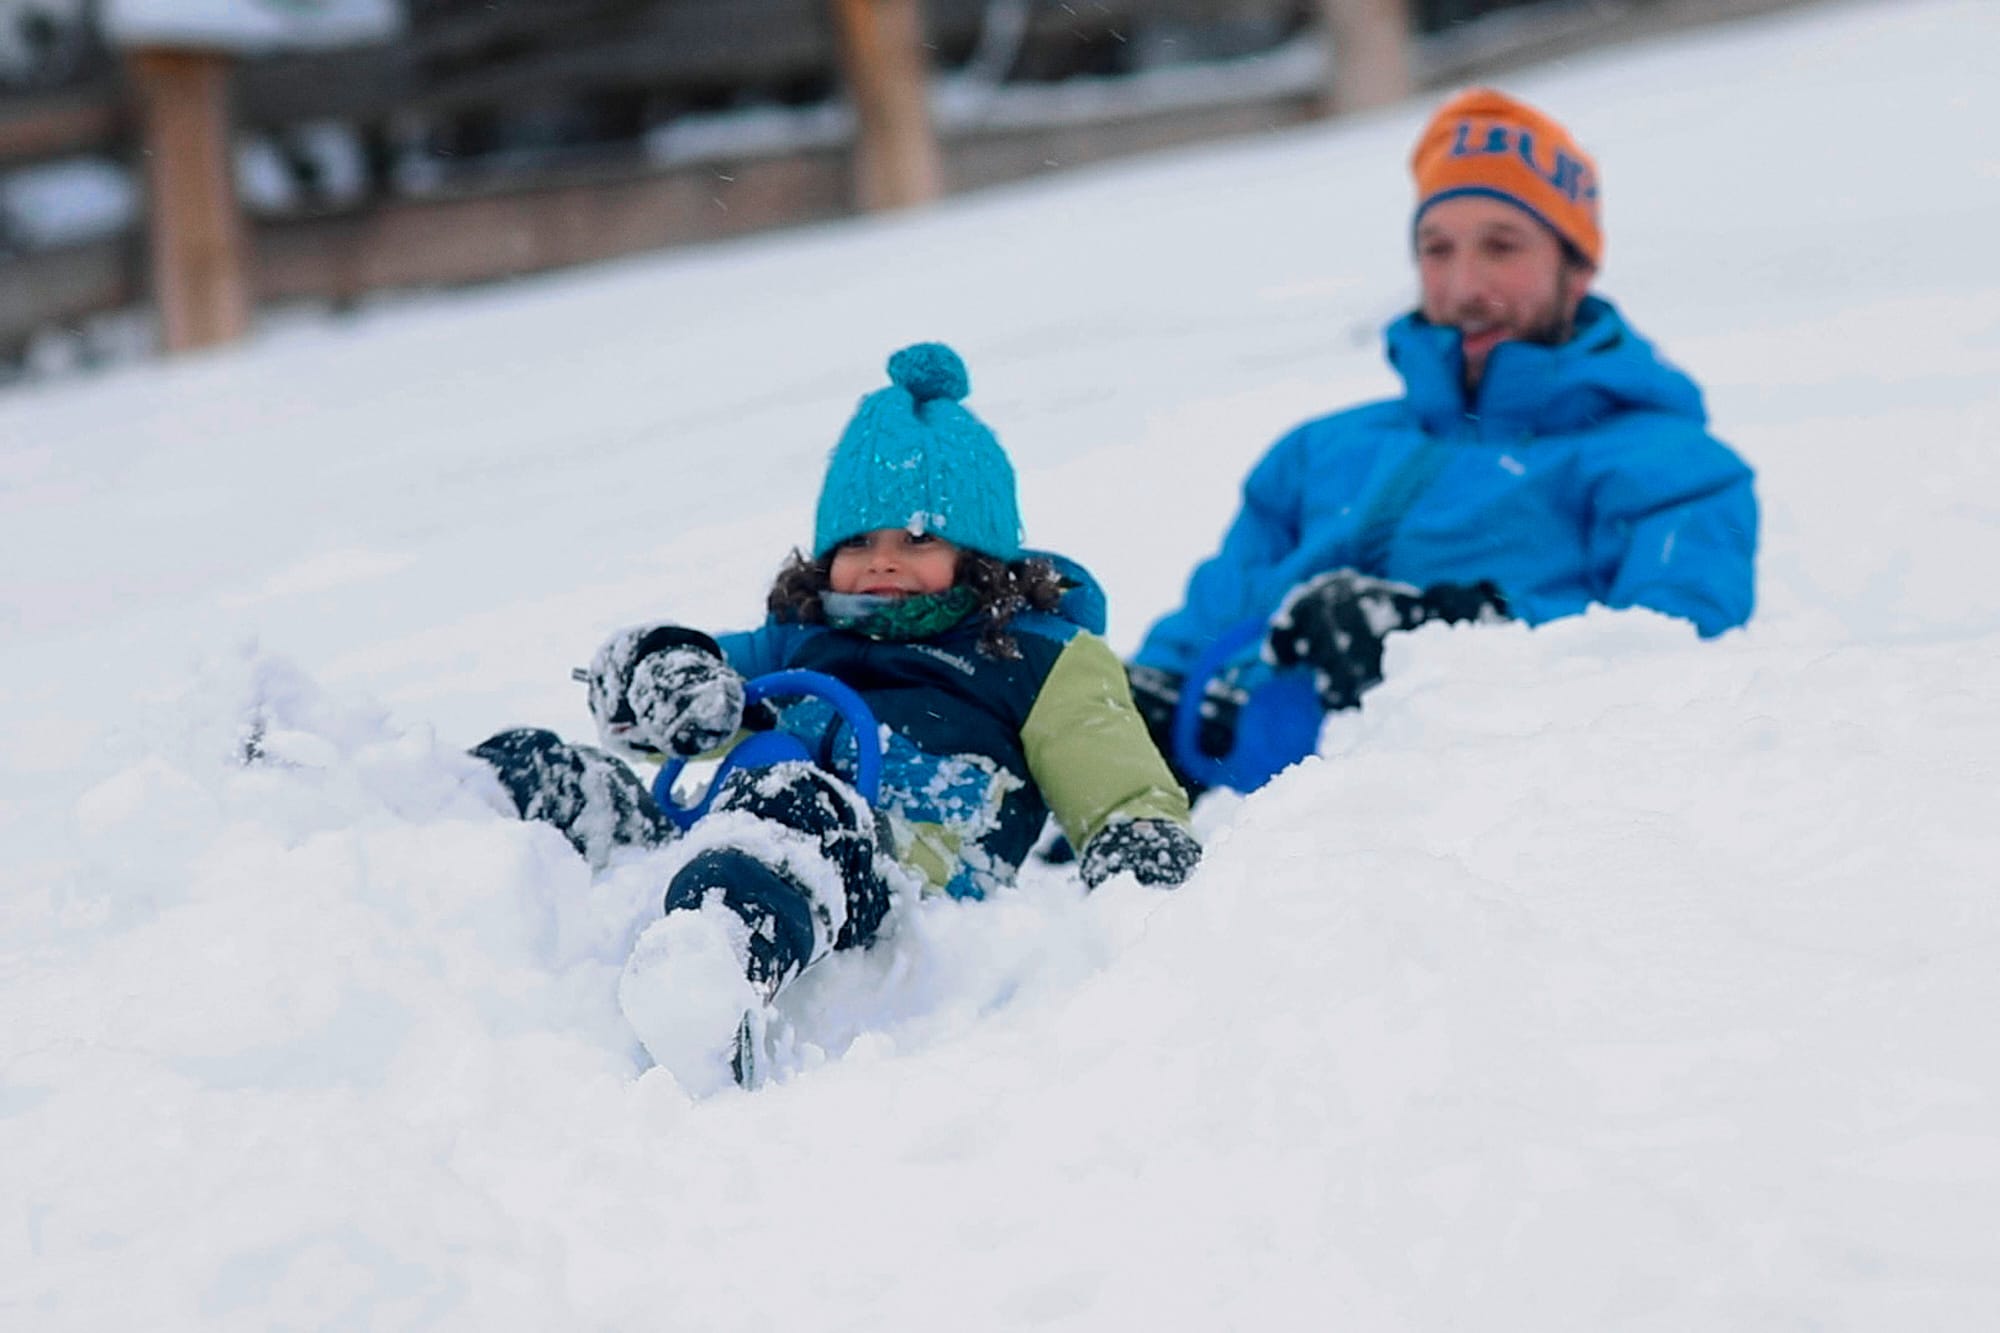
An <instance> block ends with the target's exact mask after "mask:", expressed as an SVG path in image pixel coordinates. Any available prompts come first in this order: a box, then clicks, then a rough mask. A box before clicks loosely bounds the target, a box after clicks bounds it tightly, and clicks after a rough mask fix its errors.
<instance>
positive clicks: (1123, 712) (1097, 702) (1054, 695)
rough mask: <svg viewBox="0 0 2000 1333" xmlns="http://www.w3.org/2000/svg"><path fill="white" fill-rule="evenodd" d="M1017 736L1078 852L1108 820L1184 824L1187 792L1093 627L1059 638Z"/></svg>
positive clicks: (1122, 670) (1119, 666)
mask: <svg viewBox="0 0 2000 1333" xmlns="http://www.w3.org/2000/svg"><path fill="white" fill-rule="evenodd" d="M1021 742H1022V745H1023V746H1024V747H1025V748H1026V750H1027V755H1028V771H1029V772H1030V773H1032V774H1033V775H1034V779H1035V785H1036V786H1038V787H1040V788H1041V789H1042V796H1043V797H1044V798H1045V799H1046V800H1047V801H1048V803H1049V809H1050V810H1051V811H1052V812H1053V813H1054V814H1055V817H1056V822H1057V823H1059V824H1061V825H1062V828H1063V832H1064V833H1066V834H1067V835H1069V840H1070V843H1071V844H1072V845H1073V846H1075V847H1076V848H1077V849H1078V850H1079V851H1080V850H1082V849H1083V848H1084V847H1086V846H1088V845H1089V843H1090V840H1091V839H1092V838H1094V837H1096V836H1097V834H1098V831H1099V830H1101V829H1102V828H1103V827H1104V826H1105V825H1106V824H1108V823H1110V822H1111V821H1112V820H1113V819H1165V820H1170V821H1171V822H1173V823H1176V824H1179V825H1181V826H1182V827H1186V825H1187V822H1188V802H1187V793H1186V792H1184V791H1182V790H1181V785H1180V783H1178V782H1176V781H1175V780H1174V775H1173V773H1172V772H1171V771H1169V769H1168V768H1167V761H1166V760H1164V759H1162V758H1161V757H1160V752H1159V750H1158V749H1157V748H1155V747H1154V745H1153V738H1152V737H1151V736H1150V735H1148V734H1147V731H1146V724H1145V722H1144V720H1143V719H1141V718H1140V716H1139V710H1138V708H1137V707H1136V706H1134V705H1133V703H1132V687H1131V686H1130V685H1129V684H1128V683H1127V682H1126V679H1125V667H1124V664H1122V663H1121V662H1119V660H1118V657H1117V655H1116V654H1114V653H1113V652H1112V651H1111V648H1110V646H1109V645H1108V644H1106V643H1105V642H1104V640H1102V639H1100V638H1098V637H1097V636H1096V635H1095V634H1079V635H1077V636H1076V637H1075V638H1073V639H1071V640H1070V641H1069V643H1067V644H1066V645H1064V647H1063V651H1062V656H1060V657H1058V658H1057V659H1056V664H1055V666H1054V667H1052V668H1051V669H1050V671H1049V674H1048V678H1047V679H1046V680H1044V681H1043V682H1042V690H1041V693H1040V694H1039V695H1037V696H1036V698H1035V706H1034V707H1033V708H1032V709H1031V710H1029V713H1028V722H1027V725H1026V726H1024V727H1022V728H1021Z"/></svg>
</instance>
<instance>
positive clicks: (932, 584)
mask: <svg viewBox="0 0 2000 1333" xmlns="http://www.w3.org/2000/svg"><path fill="white" fill-rule="evenodd" d="M957 579H958V548H957V547H956V546H953V545H952V544H951V543H950V542H948V541H946V540H945V539H944V538H942V537H938V536H934V535H933V534H931V533H928V532H911V531H909V530H908V529H907V528H876V529H875V530H874V531H872V532H864V533H861V534H860V535H858V536H854V537H849V538H848V539H847V540H846V541H843V542H841V543H840V544H839V545H838V546H836V547H834V548H833V564H832V566H831V567H830V568H829V569H828V570H827V583H828V585H829V586H830V587H831V588H832V589H833V591H835V592H840V593H861V594H864V595H868V596H875V597H919V596H922V595H924V594H926V593H934V592H943V591H945V590H946V589H947V588H949V587H951V585H952V584H953V583H954V582H956V581H957Z"/></svg>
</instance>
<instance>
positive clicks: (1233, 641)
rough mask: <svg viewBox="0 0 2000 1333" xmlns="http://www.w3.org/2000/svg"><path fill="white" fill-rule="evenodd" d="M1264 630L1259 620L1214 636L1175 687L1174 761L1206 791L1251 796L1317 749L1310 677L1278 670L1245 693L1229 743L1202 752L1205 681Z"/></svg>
mask: <svg viewBox="0 0 2000 1333" xmlns="http://www.w3.org/2000/svg"><path fill="white" fill-rule="evenodd" d="M1268 628H1269V626H1268V625H1267V624H1266V622H1265V621H1264V619H1263V618H1262V617H1261V616H1260V617H1257V618H1255V619H1251V620H1245V621H1242V622H1240V623H1238V624H1236V625H1232V626H1231V627H1230V628H1229V629H1227V630H1224V631H1223V632H1222V634H1220V635H1219V636H1217V638H1216V640H1215V642H1213V643H1211V644H1209V646H1208V649H1207V651H1205V652H1203V653H1202V655H1201V656H1200V657H1198V658H1196V659H1195V664H1194V666H1193V668H1192V669H1191V670H1189V672H1188V674H1187V679H1186V681H1185V682H1183V683H1182V685H1181V698H1180V704H1179V705H1178V706H1177V707H1176V708H1175V710H1174V734H1173V743H1174V762H1175V763H1177V764H1179V765H1180V769H1181V771H1182V772H1183V773H1185V774H1187V775H1188V776H1189V777H1191V778H1193V779H1195V780H1196V781H1198V782H1202V783H1205V784H1207V785H1208V786H1211V787H1229V788H1232V789H1233V790H1236V791H1240V792H1245V793H1248V792H1253V791H1255V790H1257V789H1258V788H1259V787H1261V786H1263V785H1264V784H1265V783H1267V782H1269V781H1270V780H1271V779H1272V778H1274V777H1276V776H1277V775H1278V774H1279V773H1282V772H1283V771H1284V770H1285V769H1287V768H1290V767H1291V766H1292V765H1293V764H1296V763H1297V762H1299V760H1301V759H1303V758H1305V757H1306V756H1307V755H1309V754H1312V753H1313V752H1315V751H1316V750H1317V749H1318V748H1319V728H1320V722H1321V720H1322V719H1323V718H1324V717H1325V715H1326V713H1325V710H1324V709H1322V708H1321V707H1320V702H1319V695H1318V693H1317V692H1315V691H1314V689H1313V682H1312V673H1311V672H1308V671H1299V670H1292V671H1278V672H1275V673H1274V674H1272V675H1271V676H1270V678H1269V679H1267V680H1265V681H1264V682H1263V683H1261V684H1260V685H1258V686H1257V687H1256V688H1255V689H1253V690H1251V691H1250V697H1249V698H1248V699H1246V700H1245V701H1244V703H1243V707H1242V710H1241V711H1240V712H1239V713H1238V714H1237V718H1236V737H1235V743H1234V744H1233V745H1232V746H1231V748H1230V751H1229V753H1228V754H1226V755H1222V756H1220V757H1218V756H1215V755H1209V754H1204V753H1202V750H1201V747H1200V745H1199V744H1197V742H1196V737H1197V735H1198V734H1199V732H1200V730H1201V697H1202V691H1203V690H1204V689H1206V688H1207V686H1208V682H1209V681H1210V680H1212V679H1213V678H1214V677H1215V676H1217V675H1218V674H1220V673H1221V672H1222V670H1223V669H1224V668H1225V667H1227V666H1228V665H1229V663H1230V661H1231V659H1233V658H1234V657H1236V655H1237V654H1238V653H1239V652H1241V650H1243V649H1244V648H1246V647H1248V646H1249V645H1250V644H1252V643H1254V642H1256V640H1257V639H1258V638H1259V637H1261V636H1262V635H1263V634H1264V633H1265V632H1266V631H1267V629H1268Z"/></svg>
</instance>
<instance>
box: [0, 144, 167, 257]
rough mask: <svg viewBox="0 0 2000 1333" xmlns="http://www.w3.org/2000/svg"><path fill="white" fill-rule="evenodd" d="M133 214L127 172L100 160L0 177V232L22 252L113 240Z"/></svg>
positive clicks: (135, 199) (134, 200) (134, 190)
mask: <svg viewBox="0 0 2000 1333" xmlns="http://www.w3.org/2000/svg"><path fill="white" fill-rule="evenodd" d="M138 215H139V191H138V187H137V186H136V185H134V184H133V182H132V177H131V175H130V173H128V172H126V171H125V170H124V169H123V168H121V167H119V166H118V165H117V164H116V163H113V162H109V161H107V160H105V159H103V158H96V157H74V158H69V159H66V160H64V161H61V162H49V163H45V164H42V165H39V166H32V167H23V168H22V169H20V170H18V171H13V172H9V173H7V174H6V175H4V176H0V231H4V234H5V235H6V237H7V238H8V239H9V240H12V241H14V242H15V243H17V244H19V245H21V246H23V247H25V248H29V249H51V248H54V247H57V246H64V245H82V244H84V243H86V242H89V241H96V240H102V239H104V238H105V237H107V236H116V235H118V234H119V233H120V232H123V231H125V230H126V229H127V228H129V227H130V226H131V225H132V224H133V222H134V221H135V220H136V219H137V218H138Z"/></svg>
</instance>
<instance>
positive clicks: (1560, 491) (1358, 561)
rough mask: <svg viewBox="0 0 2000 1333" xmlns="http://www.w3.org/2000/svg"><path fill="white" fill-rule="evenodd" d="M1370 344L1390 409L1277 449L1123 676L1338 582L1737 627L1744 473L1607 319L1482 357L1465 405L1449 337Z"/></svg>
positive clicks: (1595, 313)
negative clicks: (1310, 584) (1392, 375)
mask: <svg viewBox="0 0 2000 1333" xmlns="http://www.w3.org/2000/svg"><path fill="white" fill-rule="evenodd" d="M1388 344H1389V360H1390V362H1391V364H1393V365H1394V366H1395V368H1396V370H1397V372H1398V373H1399V374H1400V375H1401V376H1402V377H1403V384H1404V389H1405V392H1404V395H1403V397H1401V398H1398V399H1394V400H1391V401H1387V402H1378V403H1369V404H1365V405H1363V406H1361V407H1356V408H1352V409H1350V410H1348V411H1345V412H1336V413H1334V414H1333V415H1332V416H1327V417H1320V418H1318V419H1317V420H1314V421H1309V422H1307V423H1306V424H1305V425H1303V426H1300V427H1298V428H1297V429H1296V430H1294V431H1292V432H1291V433H1290V434H1289V435H1287V436H1285V437H1284V438H1283V439H1281V440H1279V441H1278V443H1277V444H1276V445H1274V446H1273V447H1272V449H1271V451H1270V452H1269V453H1268V454H1266V455H1265V456H1264V458H1263V459H1262V460H1261V461H1260V462H1259V463H1258V464H1257V466H1256V467H1255V468H1254V469H1253V470H1252V471H1251V473H1250V477H1249V479H1248V481H1246V482H1245V483H1244V487H1243V507H1242V509H1241V511H1240V512H1239V513H1238V514H1237V516H1236V519H1235V521H1234V522H1233V523H1232V524H1231V525H1230V528H1229V531H1228V533H1227V534H1226V535H1225V536H1224V538H1223V542H1222V549H1221V550H1220V551H1218V552H1217V553H1216V554H1215V555H1214V556H1212V557H1211V558H1210V559H1208V560H1207V561H1205V562H1204V563H1203V564H1201V565H1200V566H1199V567H1198V568H1196V570H1195V572H1194V575H1193V577H1192V578H1191V579H1190V580H1189V581H1188V591H1187V599H1186V602H1185V604H1184V605H1183V606H1182V607H1181V609H1180V610H1178V611H1175V612H1173V613H1172V614H1170V615H1168V616H1166V617H1165V618H1164V619H1162V620H1161V621H1160V622H1159V623H1158V624H1156V625H1154V626H1153V628H1152V631H1151V632H1150V633H1149V634H1148V635H1147V637H1146V641H1145V643H1144V644H1143V645H1142V646H1141V647H1140V649H1139V652H1138V654H1137V655H1136V657H1135V659H1134V660H1135V661H1137V662H1139V663H1142V664H1144V665H1147V666H1155V667H1161V668H1165V669H1167V670H1170V671H1175V672H1179V673H1185V672H1186V671H1187V670H1188V668H1189V666H1190V665H1191V664H1192V663H1193V662H1194V660H1195V658H1196V657H1197V656H1199V655H1200V653H1201V652H1202V650H1203V649H1204V648H1205V647H1207V646H1208V644H1209V643H1210V641H1211V640H1213V639H1214V638H1215V637H1216V636H1217V635H1219V634H1220V633H1222V631H1224V630H1225V629H1227V628H1229V627H1230V626H1231V625H1233V624H1235V623H1237V622H1238V621H1241V620H1244V619H1247V618H1249V617H1252V616H1269V615H1270V614H1271V613H1272V612H1273V611H1275V610H1276V609H1277V607H1278V603H1279V602H1280V600H1281V599H1282V598H1283V597H1284V594H1285V593H1286V591H1287V590H1288V589H1290V588H1292V587H1293V586H1294V585H1296V584H1298V583H1299V582H1301V581H1302V580H1305V579H1308V578H1311V577H1312V576H1313V575H1315V574H1319V573H1322V572H1324V571H1326V570H1331V569H1340V568H1343V567H1344V568H1350V569H1355V570H1359V571H1360V572H1362V573H1364V574H1373V575H1376V576H1378V577H1381V578H1388V579H1396V580H1399V581H1401V582H1404V583H1411V584H1415V585H1416V586H1418V587H1429V586H1430V585H1432V584H1435V583H1476V582H1478V581H1479V580H1481V579H1490V580H1492V581H1493V582H1494V583H1496V584H1498V585H1499V587H1500V589H1501V591H1502V592H1504V593H1505V594H1506V597H1507V603H1508V606H1509V607H1510V609H1511V610H1512V612H1513V614H1514V615H1515V617H1517V618H1518V619H1520V620H1524V621H1526V622H1528V623H1529V624H1531V625H1532V624H1539V623H1541V622H1543V621H1546V620H1553V619H1555V618H1556V617H1558V616H1566V615H1574V614H1576V613H1577V612H1580V611H1582V610H1583V609H1584V608H1585V607H1586V606H1588V605H1589V604H1590V603H1592V602H1601V603H1603V604H1604V605H1606V606H1612V607H1627V606H1645V607H1651V608H1653V609H1654V610H1656V611H1662V612H1665V613H1666V614H1668V615H1672V616H1680V617H1683V618H1685V619H1687V620H1690V621H1693V622H1694V625H1695V627H1696V628H1697V629H1698V630H1699V631H1700V632H1701V633H1702V634H1703V635H1704V636H1709V635H1715V634H1720V633H1722V631H1724V630H1726V629H1730V628H1732V627H1733V626H1736V625H1741V624H1742V623H1743V622H1744V621H1746V620H1748V619H1749V618H1750V609H1751V603H1752V600H1753V596H1754V584H1755V578H1754V561H1755V556H1756V550H1757V500H1756V496H1755V494H1754V493H1753V491H1752V489H1751V472H1750V469H1749V467H1748V466H1747V465H1745V463H1744V462H1743V460H1742V459H1740V458H1738V457H1737V456H1736V454H1735V453H1734V452H1733V451H1732V450H1730V448H1729V447H1728V446H1727V445H1724V444H1722V443H1721V442H1720V441H1718V440H1716V439H1715V438H1714V437H1713V436H1711V435H1709V433H1708V431H1707V428H1706V427H1707V412H1706V411H1705V409H1704V408H1703V406H1702V400H1701V390H1700V389H1698V388H1696V387H1695V384H1694V382H1693V381H1692V380H1690V379H1689V378H1688V377H1687V376H1686V375H1684V374H1683V373H1681V372H1680V371H1679V370H1677V369H1675V368H1674V367H1672V366H1670V365H1668V364H1667V363H1666V362H1664V361H1662V360H1661V359H1660V358H1659V357H1658V356H1657V355H1656V354H1655V353H1654V351H1653V348H1652V346H1651V345H1650V344H1649V343H1647V342H1646V341H1645V340H1644V339H1643V338H1641V337H1639V336H1638V335H1637V334H1636V333H1634V332H1633V331H1632V330H1631V328H1629V327H1628V326H1627V325H1626V323H1625V321H1624V319H1623V318H1622V317H1621V316H1620V315H1619V313H1618V311H1617V310H1616V309H1615V308H1614V307H1613V306H1612V305H1611V303H1610V302H1608V301H1605V300H1603V299H1602V298H1599V297H1594V296H1593V297H1586V298H1585V299H1584V301H1583V304H1582V307H1581V308H1580V309H1579V311H1578V313H1577V326H1576V332H1575V335H1574V336H1573V337H1572V338H1571V339H1570V340H1569V341H1568V342H1565V343H1563V344H1561V345H1560V346H1555V347H1545V346H1541V345H1539V344H1532V343H1518V342H1510V343H1502V344H1501V345H1500V346H1498V347H1496V348H1495V349H1494V350H1493V352H1492V353H1491V355H1490V356H1489V357H1488V358H1487V363H1486V370H1485V374H1484V375H1483V377H1482V379H1481V383H1480V385H1479V391H1478V396H1477V399H1476V401H1475V402H1472V403H1467V401H1466V398H1465V391H1464V389H1463V387H1462V385H1463V382H1464V381H1463V372H1462V365H1463V362H1462V359H1461V352H1460V347H1459V334H1458V331H1457V330H1456V329H1453V328H1447V327H1443V326H1439V325H1434V324H1431V323H1429V322H1428V321H1426V320H1424V319H1423V318H1422V317H1421V316H1420V315H1417V314H1410V315H1406V316H1404V317H1403V318H1402V319H1400V320H1398V321H1397V322H1396V323H1395V324H1393V325H1391V326H1390V328H1389V333H1388Z"/></svg>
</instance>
